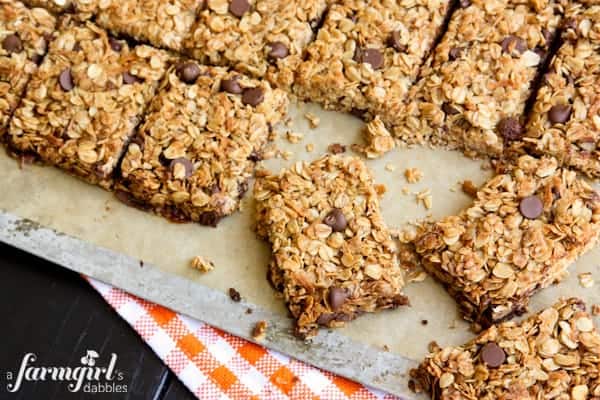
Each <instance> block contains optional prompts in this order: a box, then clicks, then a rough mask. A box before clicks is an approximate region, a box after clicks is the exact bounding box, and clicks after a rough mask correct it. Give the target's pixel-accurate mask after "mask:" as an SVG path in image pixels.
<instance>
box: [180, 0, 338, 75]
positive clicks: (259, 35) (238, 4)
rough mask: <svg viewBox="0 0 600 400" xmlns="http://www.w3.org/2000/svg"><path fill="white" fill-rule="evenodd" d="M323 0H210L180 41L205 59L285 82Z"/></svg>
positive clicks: (315, 23)
mask: <svg viewBox="0 0 600 400" xmlns="http://www.w3.org/2000/svg"><path fill="white" fill-rule="evenodd" d="M326 6H327V0H304V1H299V0H209V1H207V3H206V8H205V9H204V10H203V11H201V12H200V16H199V18H198V20H197V22H196V24H195V25H194V27H193V29H192V32H191V34H190V35H189V37H188V38H187V39H186V40H185V42H184V48H185V50H186V52H187V53H188V54H189V55H190V56H191V57H193V58H195V59H197V60H200V61H201V62H202V63H205V64H213V65H221V66H225V65H226V66H232V67H234V68H235V69H237V70H238V71H241V72H244V73H247V74H250V75H252V76H257V77H263V76H267V75H268V76H269V79H270V80H271V81H272V82H274V83H277V84H278V85H281V86H289V85H290V84H291V82H292V81H293V74H294V70H295V67H296V65H297V63H298V62H299V61H300V60H301V55H302V52H303V50H304V48H305V47H306V45H307V44H308V43H309V42H310V41H311V40H312V39H313V36H314V30H315V29H316V28H317V27H318V26H319V24H320V21H321V18H322V16H323V14H324V13H325V9H326Z"/></svg>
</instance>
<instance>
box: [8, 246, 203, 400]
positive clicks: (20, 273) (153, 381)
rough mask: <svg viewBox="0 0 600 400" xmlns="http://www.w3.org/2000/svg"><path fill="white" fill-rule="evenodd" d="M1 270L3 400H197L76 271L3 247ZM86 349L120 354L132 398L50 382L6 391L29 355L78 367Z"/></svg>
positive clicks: (41, 361) (39, 362) (50, 363)
mask: <svg viewBox="0 0 600 400" xmlns="http://www.w3.org/2000/svg"><path fill="white" fill-rule="evenodd" d="M0 271H1V277H0V316H1V318H2V320H1V322H0V338H1V340H0V399H23V400H29V399H48V400H51V399H60V400H62V399H152V400H174V399H183V400H188V399H194V398H195V397H194V396H192V394H191V393H189V392H188V391H187V389H186V388H185V386H183V384H182V383H181V382H180V381H179V380H177V378H176V377H175V376H174V375H173V373H172V372H171V371H170V370H169V369H168V368H167V367H166V366H165V365H164V364H163V363H162V362H161V360H160V359H159V358H158V357H157V356H156V355H155V354H154V353H153V352H152V350H151V349H150V348H149V347H148V346H147V345H146V344H145V343H144V342H143V341H142V340H141V339H140V337H139V336H138V335H137V333H136V332H135V331H134V330H133V329H132V328H131V327H130V326H129V325H128V324H127V323H126V322H125V321H124V320H122V319H121V318H120V317H119V315H118V314H117V313H116V312H115V311H113V310H112V309H111V308H110V306H109V305H108V304H107V303H105V302H104V300H103V299H102V297H101V296H100V295H99V294H98V293H97V292H96V291H95V290H94V289H93V288H92V287H91V286H90V285H89V284H88V283H87V282H86V281H84V280H83V279H82V278H81V277H80V276H79V275H78V274H76V273H74V272H71V271H68V270H66V269H64V268H62V267H59V266H57V265H54V264H52V263H49V262H46V261H44V260H41V259H39V258H37V257H34V256H32V255H29V254H27V253H24V252H22V251H19V250H16V249H14V248H12V247H9V246H7V245H4V244H2V243H0ZM88 349H92V350H94V351H96V352H98V353H99V354H100V356H101V358H102V359H103V360H108V358H109V357H110V354H111V353H115V354H117V357H118V361H117V369H118V370H119V371H122V372H123V376H124V379H123V381H122V383H123V384H126V385H127V388H128V391H127V393H123V394H89V393H83V392H81V391H80V392H78V393H71V392H69V390H68V389H67V383H65V382H48V381H46V382H42V381H37V382H24V383H23V385H22V387H21V389H20V390H19V391H18V392H16V393H9V392H8V391H7V383H8V381H7V372H9V371H10V372H13V374H14V375H15V376H16V375H17V373H18V371H19V368H20V365H21V362H22V360H23V357H24V355H25V354H27V353H34V354H36V355H37V360H36V361H35V365H38V366H65V367H67V366H73V367H74V366H78V365H81V363H80V361H79V360H80V358H81V357H82V356H83V355H84V354H86V351H87V350H88ZM104 364H105V363H103V365H104ZM15 378H16V377H15ZM15 378H13V379H15Z"/></svg>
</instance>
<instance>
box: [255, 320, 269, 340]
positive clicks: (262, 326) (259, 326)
mask: <svg viewBox="0 0 600 400" xmlns="http://www.w3.org/2000/svg"><path fill="white" fill-rule="evenodd" d="M268 326H269V324H268V323H267V321H258V322H257V323H256V325H254V328H253V329H252V338H253V339H254V340H257V341H262V340H264V338H265V336H266V333H267V327H268Z"/></svg>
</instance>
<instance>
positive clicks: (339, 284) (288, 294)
mask: <svg viewBox="0 0 600 400" xmlns="http://www.w3.org/2000/svg"><path fill="white" fill-rule="evenodd" d="M254 195H255V197H256V200H257V232H258V234H259V235H260V236H262V237H263V238H266V239H267V240H268V241H269V242H270V243H271V248H272V252H273V257H272V261H271V263H270V266H269V280H270V281H271V283H272V284H273V286H274V287H275V288H276V290H278V291H280V292H282V293H283V295H284V298H285V301H286V303H287V305H288V308H289V310H290V311H291V314H292V315H293V317H294V318H295V319H296V329H297V334H298V335H299V336H301V337H307V336H311V335H314V334H315V333H316V332H317V329H318V327H319V326H328V327H339V326H341V325H343V324H344V323H345V322H347V321H350V320H352V319H354V318H356V317H357V316H358V315H360V314H362V313H364V312H374V311H377V310H382V309H388V308H396V307H398V306H400V305H405V304H408V300H407V298H406V297H405V296H404V295H402V292H401V290H402V287H403V286H404V281H403V277H402V273H401V270H400V267H399V266H398V263H397V259H396V256H395V251H394V242H393V240H392V237H391V235H390V232H389V230H388V228H387V227H386V225H385V223H384V221H383V218H382V216H381V213H380V209H379V195H378V188H377V185H375V184H374V183H373V179H372V177H371V173H370V172H369V170H368V169H367V167H366V165H365V164H364V163H363V162H362V161H361V160H360V159H359V158H356V157H344V156H334V155H327V156H324V157H322V158H320V159H318V160H316V161H314V162H312V163H306V162H298V163H296V164H295V165H294V166H292V167H291V168H290V169H287V170H284V171H282V172H281V173H280V174H279V175H266V176H262V177H260V178H258V179H257V182H256V184H255V187H254Z"/></svg>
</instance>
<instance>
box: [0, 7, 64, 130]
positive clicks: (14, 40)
mask: <svg viewBox="0 0 600 400" xmlns="http://www.w3.org/2000/svg"><path fill="white" fill-rule="evenodd" d="M55 25H56V19H55V18H54V17H53V16H52V15H50V14H49V13H48V12H47V11H46V10H43V9H41V8H27V7H25V6H24V5H23V3H21V2H18V1H14V0H0V137H1V136H3V135H4V133H5V131H6V128H7V125H8V120H9V118H10V116H11V115H12V113H13V111H14V110H15V108H16V107H17V104H18V103H19V100H20V99H21V96H22V95H23V90H24V89H25V85H27V82H28V81H29V78H30V77H31V74H32V73H33V72H34V71H35V70H36V69H37V67H38V64H39V63H40V62H41V61H42V59H43V57H44V55H45V54H46V49H47V46H48V39H49V38H50V36H51V35H52V32H53V31H54V28H55Z"/></svg>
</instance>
